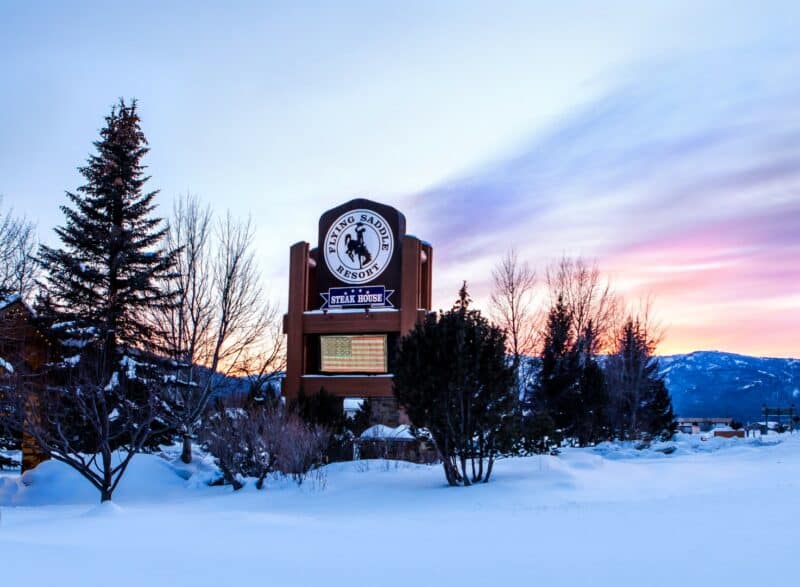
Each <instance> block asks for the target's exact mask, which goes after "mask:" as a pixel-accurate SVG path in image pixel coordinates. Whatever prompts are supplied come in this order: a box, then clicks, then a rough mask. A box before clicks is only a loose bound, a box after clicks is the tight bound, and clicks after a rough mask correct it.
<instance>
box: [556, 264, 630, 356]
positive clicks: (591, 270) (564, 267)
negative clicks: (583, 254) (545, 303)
mask: <svg viewBox="0 0 800 587" xmlns="http://www.w3.org/2000/svg"><path fill="white" fill-rule="evenodd" d="M546 283H547V289H548V292H549V295H550V306H553V305H555V302H556V300H558V299H559V297H560V298H561V299H562V300H563V303H564V304H565V306H566V308H567V311H568V312H569V314H570V316H571V317H572V329H573V332H572V335H573V340H580V339H581V338H582V337H583V336H584V333H585V332H587V327H589V326H590V325H591V328H590V330H591V331H592V333H593V336H592V337H591V340H590V341H588V342H587V348H585V349H584V350H585V352H586V353H588V354H596V353H598V352H600V351H601V350H603V349H608V348H610V346H611V345H612V343H613V341H612V338H613V331H614V328H615V326H616V325H617V323H618V321H619V313H620V303H619V298H618V297H617V295H616V294H615V293H614V291H613V289H612V288H611V283H610V282H609V280H608V279H607V278H605V277H603V276H602V275H601V274H600V270H599V269H598V267H597V263H591V264H589V263H587V262H586V261H585V260H584V259H582V258H580V257H578V258H569V257H562V258H561V259H559V260H558V261H557V262H555V263H554V264H552V265H551V266H549V267H548V268H547V273H546Z"/></svg>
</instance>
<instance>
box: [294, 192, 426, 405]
mask: <svg viewBox="0 0 800 587" xmlns="http://www.w3.org/2000/svg"><path fill="white" fill-rule="evenodd" d="M405 230H406V221H405V216H403V214H402V213H401V212H399V211H398V210H397V209H395V208H392V207H391V206H387V205H384V204H380V203H378V202H373V201H371V200H366V199H363V198H359V199H355V200H351V201H349V202H347V203H345V204H342V205H341V206H337V207H336V208H333V209H332V210H329V211H327V212H325V213H324V214H323V215H322V216H321V217H320V220H319V235H318V244H317V247H316V248H311V247H310V245H309V243H307V242H299V243H295V244H294V245H292V247H291V248H290V257H289V307H288V312H287V314H286V315H285V316H284V320H283V329H284V333H285V334H286V335H287V342H286V363H287V365H286V377H285V379H284V380H283V384H282V385H283V395H284V396H285V397H286V398H287V399H294V398H296V397H297V396H298V395H299V394H300V391H301V390H303V392H304V393H305V394H307V395H311V394H314V393H318V392H319V391H320V389H323V388H324V389H325V391H327V392H328V393H331V394H333V395H335V396H338V397H342V398H344V397H351V398H392V397H393V394H392V367H393V364H394V357H395V351H396V347H397V343H398V341H399V339H400V337H401V336H403V335H405V334H406V333H408V332H409V331H410V330H412V329H413V328H414V325H415V324H416V323H417V321H419V320H421V319H422V318H423V317H424V316H425V314H426V313H427V312H429V311H430V308H431V277H432V266H433V249H432V247H431V245H430V244H428V243H425V242H423V241H421V240H420V239H418V238H416V237H414V236H410V235H407V234H406V233H405Z"/></svg>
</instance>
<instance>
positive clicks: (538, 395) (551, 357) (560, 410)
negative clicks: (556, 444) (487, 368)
mask: <svg viewBox="0 0 800 587" xmlns="http://www.w3.org/2000/svg"><path fill="white" fill-rule="evenodd" d="M571 330H572V317H571V316H570V313H569V311H568V310H567V307H566V304H565V303H564V300H563V298H562V297H560V296H559V297H558V299H557V300H556V303H555V305H554V306H553V307H552V308H551V309H550V312H549V314H548V316H547V324H546V327H545V334H544V346H543V347H542V356H541V369H540V371H539V377H538V380H537V383H536V388H535V391H534V400H533V404H534V410H535V411H538V412H547V413H548V414H549V416H550V417H551V418H552V420H553V424H554V425H555V427H556V428H557V429H559V430H561V431H563V432H564V433H565V434H569V433H570V432H571V429H572V428H573V424H574V421H575V413H576V411H577V403H578V400H579V395H578V394H579V389H578V364H577V355H576V353H575V352H574V350H573V343H574V341H573V339H572V336H571V334H570V333H571Z"/></svg>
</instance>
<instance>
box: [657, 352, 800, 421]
mask: <svg viewBox="0 0 800 587" xmlns="http://www.w3.org/2000/svg"><path fill="white" fill-rule="evenodd" d="M658 362H659V367H660V369H659V371H660V373H661V375H662V376H663V377H664V380H665V382H666V384H667V387H668V389H669V391H670V393H671V394H672V401H673V405H674V407H675V412H676V413H677V415H679V416H689V417H694V416H698V417H702V416H729V417H733V418H736V419H737V420H741V421H743V422H748V421H755V420H757V419H759V417H760V415H761V406H762V405H763V404H769V405H771V406H788V405H790V404H792V403H794V404H795V405H796V406H798V407H800V359H791V358H775V357H752V356H748V355H739V354H735V353H726V352H722V351H695V352H692V353H688V354H681V355H667V356H662V357H659V358H658Z"/></svg>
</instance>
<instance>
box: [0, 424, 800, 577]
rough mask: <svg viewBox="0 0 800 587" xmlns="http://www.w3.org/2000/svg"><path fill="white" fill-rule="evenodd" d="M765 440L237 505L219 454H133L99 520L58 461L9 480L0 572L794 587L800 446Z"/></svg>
mask: <svg viewBox="0 0 800 587" xmlns="http://www.w3.org/2000/svg"><path fill="white" fill-rule="evenodd" d="M769 439H770V440H771V442H770V443H766V442H762V441H761V440H752V439H722V438H715V439H710V440H709V441H707V442H702V441H700V440H698V439H697V438H693V437H690V436H684V435H679V437H678V439H677V441H676V442H674V443H662V444H657V445H654V446H653V447H651V448H649V449H645V450H636V449H635V447H634V446H633V445H630V444H617V445H611V444H604V445H601V446H598V447H594V448H589V449H565V450H563V451H562V453H561V454H560V455H558V456H541V457H531V458H524V459H508V460H502V461H499V462H498V463H497V464H496V467H495V472H494V474H493V478H492V481H491V482H490V483H488V484H481V485H477V486H474V487H469V488H449V487H446V486H445V485H444V482H443V475H442V471H441V468H440V467H439V466H424V465H411V464H408V463H395V464H394V465H393V466H391V467H379V466H374V467H365V466H363V463H339V464H334V465H329V466H328V467H326V468H325V471H326V475H327V480H326V482H325V483H317V484H315V483H309V482H307V483H306V484H304V485H303V486H301V487H297V486H296V485H294V484H293V483H291V482H290V481H288V480H276V479H271V480H270V481H269V482H268V485H267V489H265V490H264V491H261V492H259V491H256V490H255V489H254V487H253V483H252V481H249V482H248V484H247V486H246V487H245V488H244V489H243V490H242V491H240V492H236V493H234V492H232V491H231V489H230V488H229V487H208V486H207V485H206V482H207V480H208V479H209V478H210V477H211V476H212V475H213V467H212V466H211V464H210V461H209V459H208V457H202V456H201V455H200V454H199V453H198V454H197V455H196V456H197V457H198V460H197V462H195V463H193V464H192V465H182V464H180V463H179V462H176V461H175V460H174V459H175V453H176V451H177V449H170V451H169V453H168V454H167V455H166V456H168V457H169V459H165V458H162V456H159V455H139V456H137V457H136V458H135V459H134V460H133V462H132V463H131V467H130V471H129V473H128V475H127V476H126V477H125V478H124V479H123V481H122V483H121V485H120V487H119V489H118V493H117V494H115V506H109V505H104V506H102V507H101V506H99V505H98V502H97V492H96V491H95V490H94V489H93V488H91V487H90V486H89V485H88V484H87V483H86V482H84V481H83V480H82V479H80V478H78V477H77V475H76V474H74V473H73V472H71V471H70V470H68V469H67V468H65V466H64V465H62V464H60V463H55V462H48V463H44V464H42V465H41V466H40V467H38V468H37V469H36V470H35V471H32V472H30V473H28V474H27V475H26V476H25V479H24V480H21V479H20V478H19V476H18V475H11V474H8V473H2V474H0V506H13V507H3V511H2V525H0V553H2V561H3V569H2V571H0V574H1V575H2V578H3V584H9V585H15V584H23V585H61V586H71V585H81V586H87V587H91V586H99V585H102V586H103V587H108V586H109V585H113V586H114V587H128V586H136V587H140V586H141V585H152V586H160V585H192V586H206V585H209V586H210V585H216V586H218V585H246V584H250V583H253V582H257V583H264V584H274V585H281V586H292V585H319V586H323V585H324V586H326V587H331V586H332V587H336V586H339V585H347V586H350V585H353V584H356V585H361V584H363V585H381V586H382V587H383V586H387V587H393V586H403V587H407V586H408V585H410V584H412V585H416V584H419V585H433V584H436V585H459V586H472V585H524V584H552V585H559V586H567V587H570V586H580V587H586V586H588V585H598V586H605V585H619V586H628V585H630V586H636V587H639V586H647V587H661V586H673V585H676V584H679V583H681V582H683V581H684V580H685V578H686V577H690V578H691V582H692V583H693V584H698V585H703V584H715V585H718V584H731V585H741V584H750V583H753V584H755V583H778V582H781V583H783V582H786V581H788V582H789V583H791V569H792V568H794V566H795V561H796V558H797V557H796V550H797V546H796V538H797V535H798V534H797V526H796V523H795V520H796V519H798V516H800V500H798V499H797V495H798V490H800V478H798V472H800V436H798V435H796V436H790V435H788V434H784V435H773V436H770V437H769ZM670 446H671V447H675V449H676V450H675V451H674V452H673V453H672V454H670V455H667V454H665V452H664V450H665V449H666V448H668V447H670ZM23 481H24V482H23ZM87 556H88V557H89V558H88V559H87ZM765 559H766V560H768V561H769V564H764V561H765ZM123 563H125V564H127V565H129V566H128V567H127V568H120V565H122V564H123ZM787 569H789V570H788V571H787ZM787 573H788V574H787Z"/></svg>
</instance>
